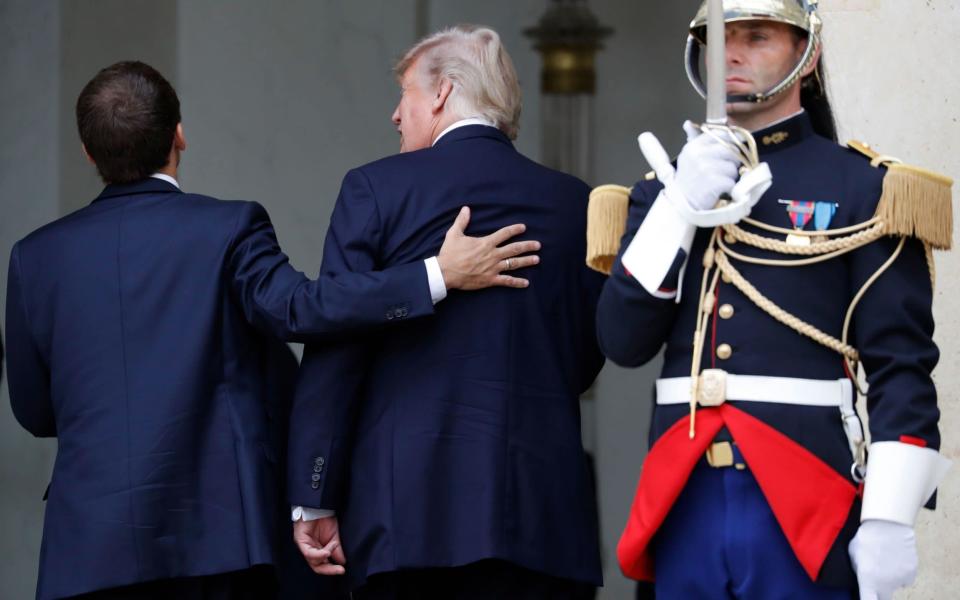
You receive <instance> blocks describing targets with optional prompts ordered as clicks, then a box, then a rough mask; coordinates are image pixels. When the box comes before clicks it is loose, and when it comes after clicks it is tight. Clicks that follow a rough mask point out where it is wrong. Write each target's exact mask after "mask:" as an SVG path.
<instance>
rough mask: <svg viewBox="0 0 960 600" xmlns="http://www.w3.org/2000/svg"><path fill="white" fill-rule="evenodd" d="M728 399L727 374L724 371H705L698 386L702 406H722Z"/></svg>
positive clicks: (699, 402) (698, 397) (699, 400)
mask: <svg viewBox="0 0 960 600" xmlns="http://www.w3.org/2000/svg"><path fill="white" fill-rule="evenodd" d="M726 399H727V372H726V371H724V370H723V369H704V370H703V371H702V372H701V373H700V385H698V386H697V403H698V404H699V405H700V406H720V405H721V404H723V403H724V401H726Z"/></svg>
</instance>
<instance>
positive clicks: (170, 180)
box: [150, 173, 180, 190]
mask: <svg viewBox="0 0 960 600" xmlns="http://www.w3.org/2000/svg"><path fill="white" fill-rule="evenodd" d="M150 177H153V178H154V179H160V180H161V181H166V182H167V183H172V184H173V185H175V186H177V189H178V190H179V189H180V184H179V183H177V180H176V179H174V178H173V177H170V176H169V175H167V174H166V173H154V174H153V175H151V176H150Z"/></svg>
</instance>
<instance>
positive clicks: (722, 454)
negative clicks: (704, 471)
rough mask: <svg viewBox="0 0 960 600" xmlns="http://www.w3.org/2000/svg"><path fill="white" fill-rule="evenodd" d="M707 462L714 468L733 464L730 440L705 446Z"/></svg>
mask: <svg viewBox="0 0 960 600" xmlns="http://www.w3.org/2000/svg"><path fill="white" fill-rule="evenodd" d="M707 464H708V465H710V466H711V467H713V468H714V469H721V468H723V467H732V466H733V446H732V445H731V444H730V442H714V443H712V444H710V445H709V446H707Z"/></svg>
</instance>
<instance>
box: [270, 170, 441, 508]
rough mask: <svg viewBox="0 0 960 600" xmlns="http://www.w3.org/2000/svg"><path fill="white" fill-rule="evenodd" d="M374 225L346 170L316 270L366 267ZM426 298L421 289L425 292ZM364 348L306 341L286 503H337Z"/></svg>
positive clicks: (366, 198) (330, 273)
mask: <svg viewBox="0 0 960 600" xmlns="http://www.w3.org/2000/svg"><path fill="white" fill-rule="evenodd" d="M381 236H382V229H381V223H380V215H379V211H378V210H377V206H376V200H375V198H374V196H373V193H372V191H371V190H370V187H369V184H368V182H367V180H366V178H365V177H364V176H363V174H362V173H360V172H359V171H351V172H350V173H348V174H347V177H346V179H345V180H344V183H343V187H342V188H341V191H340V196H339V198H337V204H336V206H335V207H334V210H333V215H332V216H331V218H330V228H329V230H328V231H327V237H326V241H325V243H324V248H323V263H322V265H321V277H331V278H335V277H341V276H343V275H344V274H352V273H358V272H364V271H369V270H371V269H374V268H375V267H376V265H377V263H378V260H379V248H380V239H381ZM427 297H428V298H429V293H427ZM369 352H370V334H361V335H358V336H353V337H351V338H350V339H341V340H337V341H332V340H330V341H323V342H317V343H313V344H308V345H307V346H306V348H305V349H304V356H303V361H302V362H301V366H300V376H299V378H298V381H297V390H296V394H295V396H294V403H293V411H292V413H291V420H290V442H289V452H288V468H287V481H288V485H287V487H288V495H289V499H290V503H291V504H293V505H300V506H307V507H314V508H324V509H333V510H340V509H342V501H343V493H344V488H345V485H346V481H347V475H348V473H349V469H350V456H349V452H350V445H351V438H352V421H353V416H354V413H355V409H356V406H357V401H358V399H359V397H360V396H361V394H362V393H363V382H364V377H365V374H366V365H367V364H368V362H369V361H368V355H369Z"/></svg>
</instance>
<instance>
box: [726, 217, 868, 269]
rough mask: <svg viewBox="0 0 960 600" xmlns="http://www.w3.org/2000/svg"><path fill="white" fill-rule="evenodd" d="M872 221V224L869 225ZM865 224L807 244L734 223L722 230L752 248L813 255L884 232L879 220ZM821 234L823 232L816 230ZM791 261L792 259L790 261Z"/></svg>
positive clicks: (850, 246) (851, 246) (852, 245)
mask: <svg viewBox="0 0 960 600" xmlns="http://www.w3.org/2000/svg"><path fill="white" fill-rule="evenodd" d="M870 223H872V225H869V224H870ZM866 224H868V225H869V227H867V228H866V229H863V230H861V231H858V232H856V233H853V234H850V235H848V236H843V237H838V238H834V239H831V240H827V241H825V242H817V243H815V244H810V245H809V246H795V245H793V244H788V243H786V242H784V241H781V240H777V239H774V238H769V237H766V236H763V235H758V234H756V233H751V232H749V231H746V230H744V229H741V228H740V227H737V226H736V225H724V226H723V230H724V232H725V233H727V234H729V235H730V236H731V237H733V239H735V240H737V241H739V242H743V243H745V244H747V245H750V246H753V247H754V248H760V249H761V250H769V251H771V252H778V253H780V254H798V255H804V256H815V255H818V254H828V253H831V252H837V251H839V250H846V249H855V248H859V247H860V246H863V245H865V244H868V243H870V242H872V241H874V240H877V239H880V238H881V237H882V236H883V235H884V234H885V233H886V227H885V226H884V224H883V223H881V222H880V221H879V220H871V221H868V222H867V223H866ZM816 233H818V234H820V235H823V233H824V232H821V231H818V232H816ZM791 262H793V261H791Z"/></svg>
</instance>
